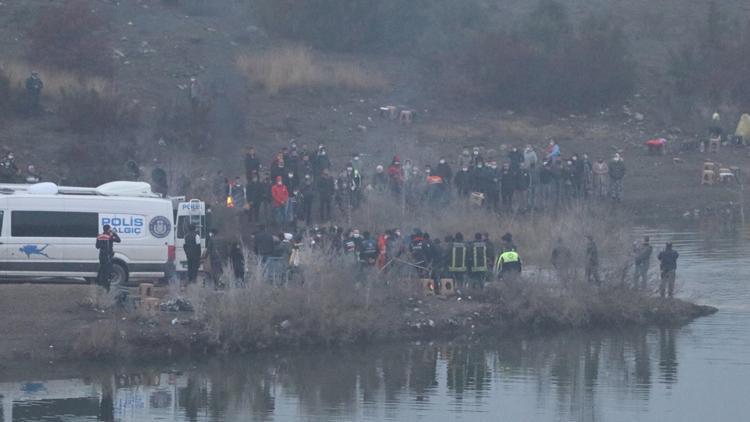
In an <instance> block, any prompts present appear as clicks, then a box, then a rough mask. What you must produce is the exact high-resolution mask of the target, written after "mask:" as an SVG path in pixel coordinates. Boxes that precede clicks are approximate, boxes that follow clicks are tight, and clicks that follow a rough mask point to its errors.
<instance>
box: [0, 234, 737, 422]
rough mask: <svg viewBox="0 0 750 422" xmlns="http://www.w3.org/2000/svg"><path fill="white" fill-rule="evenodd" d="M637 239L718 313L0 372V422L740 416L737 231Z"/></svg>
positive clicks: (686, 293)
mask: <svg viewBox="0 0 750 422" xmlns="http://www.w3.org/2000/svg"><path fill="white" fill-rule="evenodd" d="M640 233H641V234H650V235H651V237H652V240H653V241H654V243H655V244H656V245H658V246H659V248H661V246H662V245H663V243H664V242H665V241H666V240H671V241H673V242H674V243H675V248H676V249H677V250H678V251H679V252H680V253H681V258H680V268H679V272H678V284H679V291H678V294H679V296H680V297H683V298H688V299H691V300H695V301H698V302H700V303H706V304H710V305H714V306H717V307H719V308H720V312H719V313H718V314H716V315H714V316H711V317H708V318H701V319H699V320H697V321H695V322H693V323H691V324H690V325H687V326H685V327H682V328H672V329H659V328H652V329H627V330H616V331H596V332H585V333H584V332H573V333H563V334H559V335H552V336H544V337H538V336H537V337H526V338H525V337H513V338H505V339H496V340H487V341H484V342H482V343H480V344H471V345H467V344H450V343H435V344H414V343H411V344H400V345H388V346H381V347H370V348H364V349H362V348H357V349H346V350H337V351H325V352H321V351H302V352H295V353H284V354H276V355H270V354H266V355H260V356H252V357H243V358H233V359H229V360H214V361H209V362H200V363H184V364H168V365H164V366H148V365H144V366H142V367H110V368H69V369H68V370H67V374H68V375H66V376H55V377H52V376H50V377H48V378H50V379H45V377H44V376H43V375H42V376H39V375H33V376H31V375H29V379H18V377H16V378H15V379H4V378H3V376H2V373H0V398H1V400H0V409H1V410H0V421H2V422H10V421H86V420H100V419H103V420H122V421H172V420H175V421H183V420H184V421H220V422H223V421H246V420H276V421H287V420H313V421H318V420H321V421H322V420H393V421H416V420H425V421H442V420H446V421H451V420H488V421H489V420H493V421H495V420H509V421H568V420H571V421H748V420H750V285H749V284H748V283H750V265H748V263H750V262H749V260H748V255H750V240H749V239H748V234H747V233H746V234H722V233H705V232H703V233H691V232H680V233H662V232H656V231H650V230H647V229H642V230H640ZM652 267H655V266H653V265H652ZM653 275H654V276H655V275H656V273H655V271H654V274H653Z"/></svg>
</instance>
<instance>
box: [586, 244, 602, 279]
mask: <svg viewBox="0 0 750 422" xmlns="http://www.w3.org/2000/svg"><path fill="white" fill-rule="evenodd" d="M586 239H588V245H586V268H585V273H586V282H588V283H593V284H596V285H597V286H601V284H602V280H601V279H600V278H599V249H598V248H597V247H596V242H595V241H594V237H593V236H586Z"/></svg>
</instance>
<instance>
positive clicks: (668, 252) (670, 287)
mask: <svg viewBox="0 0 750 422" xmlns="http://www.w3.org/2000/svg"><path fill="white" fill-rule="evenodd" d="M679 257H680V254H679V253H677V251H676V250H674V249H673V248H672V243H667V246H666V247H665V248H664V250H663V251H661V252H659V256H658V258H659V262H660V264H659V266H660V269H661V283H660V284H659V295H660V296H661V297H662V298H664V297H665V295H669V297H670V298H671V297H672V296H673V295H674V282H675V279H676V278H677V258H679Z"/></svg>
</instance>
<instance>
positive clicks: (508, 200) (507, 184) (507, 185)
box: [500, 164, 516, 211]
mask: <svg viewBox="0 0 750 422" xmlns="http://www.w3.org/2000/svg"><path fill="white" fill-rule="evenodd" d="M515 190H516V176H515V175H514V174H513V172H511V171H510V166H509V165H507V164H503V169H502V170H501V171H500V196H501V197H502V200H503V207H504V208H505V209H506V210H507V211H511V210H512V209H513V192H515Z"/></svg>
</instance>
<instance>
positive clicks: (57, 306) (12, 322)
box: [0, 284, 101, 361]
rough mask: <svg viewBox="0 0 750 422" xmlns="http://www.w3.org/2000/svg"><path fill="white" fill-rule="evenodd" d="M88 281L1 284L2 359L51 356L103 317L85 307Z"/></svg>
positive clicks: (88, 288)
mask: <svg viewBox="0 0 750 422" xmlns="http://www.w3.org/2000/svg"><path fill="white" fill-rule="evenodd" d="M90 291H91V287H90V286H85V285H70V284H59V285H48V284H0V320H1V321H2V322H1V323H0V338H1V339H2V341H0V359H2V360H6V359H33V360H40V361H41V360H49V359H54V358H56V357H57V356H59V351H58V350H56V349H60V348H68V347H69V346H70V344H71V342H72V341H73V340H74V339H75V338H77V336H78V333H80V331H81V329H82V328H83V327H85V326H87V325H89V324H92V323H94V322H95V321H96V320H97V319H99V318H101V317H100V316H98V315H97V314H96V313H94V312H92V311H90V310H87V309H85V308H83V307H82V306H81V305H80V303H82V302H83V301H84V300H85V298H86V297H87V296H88V295H89V293H90Z"/></svg>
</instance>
